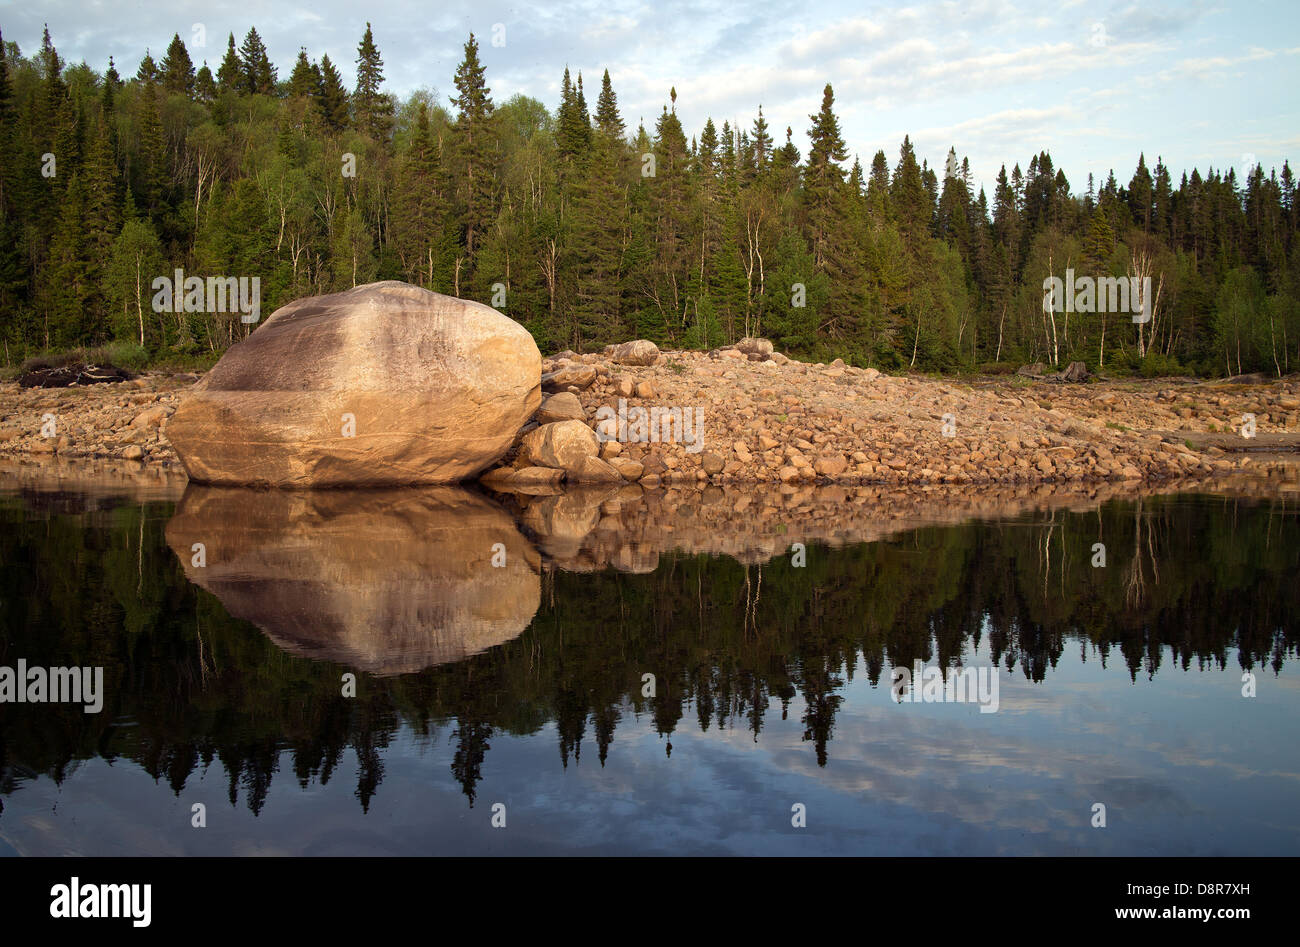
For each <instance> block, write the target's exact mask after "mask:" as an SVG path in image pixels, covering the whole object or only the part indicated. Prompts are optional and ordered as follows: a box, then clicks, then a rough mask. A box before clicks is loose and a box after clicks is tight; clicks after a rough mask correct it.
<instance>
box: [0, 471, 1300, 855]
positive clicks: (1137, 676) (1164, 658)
mask: <svg viewBox="0 0 1300 947" xmlns="http://www.w3.org/2000/svg"><path fill="white" fill-rule="evenodd" d="M1213 489H1214V488H1202V492H1192V493H1187V492H1184V493H1178V494H1171V495H1165V496H1153V495H1148V496H1141V497H1138V496H1134V495H1132V494H1124V493H1118V492H1114V491H1112V492H1109V493H1104V494H1098V495H1095V496H1072V497H1068V496H1059V495H1053V494H1051V493H1050V491H1047V490H1038V491H1036V492H1034V493H1032V494H1021V495H1016V496H992V495H988V494H953V495H948V494H940V493H921V494H917V493H913V494H909V495H893V494H889V493H887V492H882V491H871V490H866V491H845V490H820V491H818V490H802V491H791V490H787V491H785V492H783V493H778V492H763V493H752V492H750V493H745V492H743V491H736V492H725V493H724V492H722V491H718V490H711V491H707V492H706V493H703V494H699V493H696V492H694V491H691V492H689V493H683V494H673V493H670V494H668V495H667V496H666V497H660V498H653V497H649V496H647V497H642V496H640V495H639V492H638V491H636V490H625V491H623V492H622V493H618V494H615V493H602V494H582V495H576V494H571V495H564V496H558V497H519V498H513V499H509V498H507V499H502V498H494V497H490V496H489V495H486V494H482V493H478V492H474V491H467V490H451V489H444V490H407V491H381V492H365V493H359V492H332V493H318V494H288V493H275V492H271V493H252V492H244V491H231V490H213V489H203V488H197V487H189V488H188V489H186V490H184V491H183V490H182V488H181V487H178V486H174V485H173V486H167V485H162V486H158V487H151V488H142V487H139V486H129V485H128V486H121V485H119V486H114V487H111V488H110V487H105V488H97V487H94V486H93V485H92V486H87V485H86V484H84V483H80V482H76V483H72V484H68V483H64V484H62V485H59V484H41V483H37V482H33V481H31V480H30V479H29V480H24V481H19V480H15V479H13V478H9V479H5V478H4V477H3V476H0V666H8V667H15V666H16V664H17V662H18V660H19V659H24V660H25V661H26V662H27V665H28V666H29V667H30V666H100V667H102V668H103V669H104V671H103V674H104V706H103V710H102V712H100V713H98V714H88V713H85V712H84V710H83V708H82V707H81V705H79V704H68V703H64V704H16V703H4V704H0V803H2V804H3V809H2V810H0V851H3V852H4V853H6V854H14V853H19V854H36V855H44V854H64V853H85V854H227V853H231V854H277V853H286V854H322V855H325V854H331V855H332V854H388V853H394V854H397V853H401V854H422V853H486V854H493V853H518V854H532V853H615V854H642V853H646V854H674V855H676V854H694V853H698V854H722V853H731V854H962V855H985V854H1028V853H1043V854H1098V855H1101V854H1106V855H1109V854H1131V855H1149V854H1202V855H1211V854H1246V855H1250V854H1271V855H1272V854H1277V855H1296V854H1300V808H1298V807H1297V805H1296V802H1297V799H1298V798H1300V741H1297V739H1296V735H1297V729H1298V721H1300V686H1298V685H1300V675H1297V673H1296V661H1297V658H1298V657H1300V655H1297V641H1298V638H1297V632H1298V623H1300V618H1298V617H1297V616H1298V615H1300V607H1298V606H1300V530H1297V525H1300V524H1298V518H1297V517H1298V514H1297V510H1300V501H1298V500H1297V497H1296V495H1295V494H1294V492H1291V491H1285V490H1283V491H1278V490H1276V489H1268V488H1260V489H1258V490H1257V491H1254V492H1253V495H1252V491H1246V495H1240V494H1241V493H1242V491H1240V490H1234V491H1232V494H1233V495H1227V494H1225V493H1216V492H1213ZM1205 491H1210V492H1205ZM182 492H183V493H184V495H183V496H182ZM1099 542H1100V543H1104V544H1105V550H1106V565H1105V566H1104V567H1094V566H1093V565H1092V560H1093V558H1094V556H1095V553H1094V544H1096V543H1099ZM795 543H802V544H804V546H805V547H806V565H804V566H802V567H799V566H796V565H795V564H794V563H793V562H792V559H793V558H795V553H797V552H798V547H797V546H794V545H793V544H795ZM198 544H201V551H202V555H201V563H202V564H196V556H199V553H198V552H197V551H196V547H197V545H198ZM792 547H793V550H792ZM918 661H919V662H921V663H922V665H923V666H926V667H942V668H950V669H956V668H958V666H961V667H965V668H970V669H979V668H985V669H988V668H990V667H991V668H992V669H993V673H994V674H995V675H996V680H997V696H998V703H997V710H996V712H990V713H982V712H981V710H980V707H979V706H978V705H977V704H975V703H970V702H966V703H956V702H953V703H925V702H905V703H895V702H894V701H893V700H892V697H891V669H892V668H893V667H895V666H901V667H907V668H913V667H914V666H915V662H918ZM1247 671H1249V672H1251V673H1252V674H1253V679H1254V686H1255V696H1254V697H1245V696H1243V693H1242V692H1243V687H1244V686H1245V685H1244V684H1243V675H1244V674H1245V673H1246V672H1247ZM348 674H353V675H355V677H356V685H355V687H356V696H354V697H351V696H345V695H344V693H343V691H344V689H345V675H348ZM645 675H654V679H653V682H654V687H655V694H654V696H645V692H644V688H646V686H647V684H646V681H647V679H646V677H645ZM199 803H201V804H203V806H205V807H206V821H207V825H206V827H205V828H195V827H192V825H191V819H192V811H193V807H194V806H195V804H199ZM497 804H503V805H504V806H505V809H504V814H505V819H506V825H505V827H504V828H494V827H493V825H492V819H493V811H494V806H496V805H497ZM1097 804H1101V805H1104V806H1105V815H1106V825H1105V827H1104V828H1103V827H1094V826H1093V825H1092V822H1093V820H1094V807H1095V806H1096V805H1097ZM796 805H798V806H802V807H803V811H804V812H805V817H806V827H802V828H798V827H795V826H794V825H792V818H793V815H792V811H793V810H792V807H795V806H796Z"/></svg>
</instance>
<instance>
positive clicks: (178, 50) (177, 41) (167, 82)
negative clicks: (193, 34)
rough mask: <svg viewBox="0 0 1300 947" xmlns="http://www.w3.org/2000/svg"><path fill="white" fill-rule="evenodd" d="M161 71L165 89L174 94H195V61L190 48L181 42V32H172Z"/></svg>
mask: <svg viewBox="0 0 1300 947" xmlns="http://www.w3.org/2000/svg"><path fill="white" fill-rule="evenodd" d="M161 71H162V87H163V91H165V92H170V93H172V94H173V95H193V94H194V63H193V62H191V61H190V53H189V50H187V49H186V48H185V44H184V43H183V42H181V34H179V33H173V34H172V41H171V44H170V45H168V47H167V55H166V56H164V57H163V61H162V67H161Z"/></svg>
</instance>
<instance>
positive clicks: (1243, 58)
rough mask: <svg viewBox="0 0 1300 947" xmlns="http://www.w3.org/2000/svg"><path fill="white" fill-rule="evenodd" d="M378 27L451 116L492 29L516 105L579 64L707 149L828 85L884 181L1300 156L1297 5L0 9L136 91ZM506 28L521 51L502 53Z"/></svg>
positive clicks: (640, 114)
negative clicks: (167, 55)
mask: <svg viewBox="0 0 1300 947" xmlns="http://www.w3.org/2000/svg"><path fill="white" fill-rule="evenodd" d="M367 19H369V20H370V22H371V23H372V26H373V28H374V32H375V39H376V42H377V43H378V45H379V48H380V50H381V52H382V54H383V57H384V61H385V73H386V75H387V79H388V83H389V87H390V89H391V90H392V91H394V92H396V93H398V94H399V95H402V96H405V95H406V94H409V93H410V92H411V91H413V90H415V89H418V88H421V87H425V88H431V89H434V90H436V91H437V92H438V93H439V94H440V95H441V96H442V97H443V99H442V100H443V101H444V102H445V101H446V99H445V96H446V95H448V94H449V93H450V92H452V91H454V89H453V87H452V81H451V80H452V74H453V72H454V71H455V68H456V64H457V62H458V61H459V59H460V57H461V53H462V49H461V47H462V44H463V43H464V41H465V38H466V36H467V35H468V33H469V32H470V31H471V30H472V31H474V33H475V34H476V35H477V36H478V37H479V40H480V44H481V46H482V52H481V55H482V58H483V61H484V64H485V66H486V68H487V76H488V84H489V85H490V86H491V88H492V92H493V97H494V98H495V99H496V100H497V101H503V100H504V99H505V98H507V97H509V96H510V95H512V94H514V93H516V92H522V93H525V94H528V95H532V96H535V97H537V98H539V99H541V100H542V101H543V102H545V103H546V104H547V106H548V107H550V108H552V109H553V108H554V107H555V106H556V104H557V102H558V98H559V84H560V76H561V74H562V72H563V70H564V67H565V65H568V66H569V67H570V68H571V69H572V70H573V71H574V72H575V73H576V72H578V71H581V72H582V73H583V75H584V78H585V79H586V84H587V87H588V89H589V95H588V99H589V102H590V103H591V104H592V106H593V107H594V104H595V93H596V91H597V90H598V89H599V80H600V74H601V72H602V71H603V69H605V68H606V67H608V68H609V70H610V75H611V78H612V80H613V82H614V88H615V91H616V92H617V93H618V95H619V101H620V105H621V106H622V109H623V113H624V119H625V121H626V122H627V123H628V126H629V129H630V130H631V129H635V127H636V125H637V122H638V121H639V120H641V119H642V118H644V120H645V123H646V127H647V128H652V126H653V123H654V120H655V118H656V116H657V115H658V114H659V112H660V110H661V109H662V108H663V106H664V105H665V104H666V103H667V101H668V90H669V88H670V87H671V86H676V88H677V93H678V101H677V111H678V114H679V115H680V116H681V118H682V122H683V124H684V125H685V127H686V130H687V134H688V135H698V133H699V131H700V129H701V128H702V127H703V124H704V120H705V118H706V117H708V116H712V117H713V119H714V121H715V122H716V123H717V125H718V126H719V127H721V125H722V122H723V120H730V121H732V122H733V123H735V122H737V121H739V122H740V123H741V124H742V125H743V126H744V127H749V125H750V124H751V123H752V121H753V119H754V115H755V113H756V112H757V109H758V105H759V104H760V103H762V105H763V111H764V114H765V115H766V116H767V117H768V121H769V124H770V125H771V126H772V128H773V130H774V132H775V133H776V134H777V137H778V142H779V141H780V140H783V138H784V129H785V127H786V126H787V125H789V126H791V127H792V128H793V129H794V141H795V144H796V145H797V146H798V147H799V148H800V151H801V152H803V151H806V150H807V136H806V131H807V128H808V125H809V115H810V113H812V112H814V111H816V109H817V108H818V106H819V105H820V102H821V94H822V87H823V86H824V85H825V83H826V82H828V81H829V82H831V83H832V84H833V85H834V88H835V96H836V111H837V113H838V114H839V117H840V121H841V126H842V128H843V131H844V136H845V139H846V141H847V143H848V146H849V150H850V161H852V154H854V153H856V154H858V155H860V156H861V158H862V162H863V165H864V166H865V165H867V164H869V162H870V160H871V156H872V155H873V154H874V153H875V151H876V150H877V149H884V151H885V153H886V155H887V156H888V157H889V160H890V164H891V166H892V165H893V163H894V162H895V161H896V160H897V155H898V146H899V143H900V142H901V140H902V137H903V134H904V133H907V134H910V135H911V136H912V139H913V141H914V143H915V144H916V147H917V152H918V154H919V155H920V156H921V157H923V158H927V159H928V160H929V161H930V163H931V164H932V165H935V166H936V167H938V168H940V169H941V168H942V165H943V159H944V156H945V155H946V153H947V150H948V147H949V145H952V146H954V147H956V149H957V152H958V154H959V155H964V156H968V157H969V158H970V162H971V166H972V169H973V171H974V174H975V178H976V181H977V183H979V184H983V185H984V186H985V187H986V188H988V189H989V190H990V191H991V185H992V181H993V178H994V176H995V175H996V173H997V169H998V166H999V165H1000V164H1001V163H1002V162H1004V161H1005V162H1006V163H1007V165H1008V167H1010V166H1011V165H1012V164H1013V163H1015V162H1017V161H1018V162H1020V164H1021V166H1022V167H1024V166H1025V165H1027V164H1028V161H1029V158H1030V156H1031V155H1033V154H1036V153H1037V152H1038V151H1040V150H1042V149H1047V150H1048V151H1050V152H1051V154H1052V157H1053V160H1054V161H1055V163H1056V164H1057V166H1058V167H1063V168H1064V170H1065V172H1066V175H1067V176H1068V177H1069V179H1070V184H1071V187H1072V188H1073V189H1074V190H1075V191H1077V192H1082V191H1083V190H1085V189H1086V187H1087V175H1088V173H1089V172H1090V171H1091V172H1093V173H1094V174H1096V175H1097V176H1098V178H1099V179H1100V178H1103V177H1104V176H1105V174H1106V172H1107V170H1108V169H1110V168H1112V167H1113V168H1114V169H1115V172H1116V176H1117V177H1118V178H1119V179H1120V181H1121V183H1126V182H1127V181H1128V179H1129V177H1130V176H1131V175H1132V172H1133V168H1134V166H1135V165H1136V162H1137V156H1138V153H1139V152H1145V153H1146V155H1147V159H1148V162H1149V163H1151V164H1154V160H1155V156H1156V155H1161V156H1163V158H1164V160H1165V163H1166V164H1167V165H1168V166H1169V167H1170V169H1171V171H1172V172H1173V174H1174V176H1175V180H1177V176H1178V175H1179V174H1180V173H1181V172H1182V171H1183V170H1190V169H1191V168H1192V167H1193V166H1195V167H1199V168H1201V169H1202V170H1204V169H1205V168H1206V167H1208V166H1210V165H1213V166H1214V167H1217V168H1226V167H1229V166H1231V167H1236V168H1238V169H1240V168H1242V167H1244V166H1245V165H1247V164H1249V163H1250V162H1251V157H1250V156H1253V159H1254V160H1256V161H1259V162H1260V163H1262V164H1263V165H1264V168H1265V169H1266V170H1268V169H1270V168H1272V167H1277V168H1280V167H1281V164H1282V161H1283V160H1284V159H1291V160H1292V161H1293V162H1294V161H1295V160H1296V159H1297V156H1300V148H1297V147H1296V146H1297V144H1298V143H1300V104H1298V103H1300V96H1297V94H1296V84H1297V79H1298V78H1300V29H1297V27H1298V25H1300V4H1296V3H1295V2H1294V0H1291V2H1265V3H1241V4H1234V5H1232V6H1229V5H1227V4H1225V3H1216V2H1208V0H1188V2H1184V3H1166V2H1143V3H1130V2H1115V3H1107V2H1104V0H1103V2H1095V0H1063V2H1062V0H1056V2H1043V3H1039V2H1028V0H1020V2H1002V0H970V2H950V0H938V2H931V0H919V2H915V3H910V4H890V3H865V4H864V3H852V2H845V0H833V2H827V0H809V2H807V3H804V4H798V5H792V4H790V3H789V2H786V0H781V2H777V0H746V2H743V3H718V2H714V3H698V2H688V0H655V2H647V0H563V2H558V3H551V2H543V3H541V4H538V5H533V4H522V3H517V2H498V0H481V2H476V3H472V4H429V3H410V2H393V3H383V4H375V5H373V6H367V5H358V4H354V3H342V2H339V0H316V2H314V3H311V4H306V3H301V4H294V3H276V4H263V3H257V2H240V3H230V2H225V0H216V2H205V3H186V2H166V3H162V2H155V0H138V2H134V3H132V2H129V0H126V2H122V0H44V2H42V3H40V4H30V3H15V2H13V0H0V29H3V32H4V38H5V39H6V40H9V41H14V42H17V43H18V44H19V45H20V46H21V47H22V50H23V52H24V53H26V54H30V53H32V52H33V51H35V49H36V48H37V47H38V45H39V42H40V31H41V26H42V23H44V22H48V23H49V26H50V30H51V33H52V35H53V38H54V42H55V45H56V46H57V47H58V48H59V51H60V53H62V54H63V56H64V58H65V59H67V60H68V61H69V62H77V61H80V60H83V59H84V60H85V61H86V62H87V63H89V64H90V65H91V66H93V67H95V68H96V69H102V68H103V67H104V66H105V65H106V64H107V61H108V57H109V55H110V54H112V55H113V56H114V57H115V60H116V62H117V64H118V69H119V71H120V72H122V73H124V74H129V73H133V72H134V71H135V69H136V67H137V65H138V64H139V61H140V59H141V57H142V56H143V54H144V50H145V47H149V48H150V49H151V50H152V51H153V53H154V55H155V57H156V58H161V55H162V53H163V52H164V50H165V48H166V45H167V42H168V41H169V40H170V38H171V35H172V33H174V32H178V33H180V35H181V38H182V39H184V40H185V41H186V43H187V45H189V46H190V52H191V56H192V57H193V58H194V59H195V62H196V64H197V63H199V62H202V61H203V60H204V59H206V60H207V61H208V62H209V64H210V65H211V66H212V67H213V69H214V70H215V68H216V65H217V63H218V62H219V61H220V59H221V56H222V55H223V53H224V49H225V39H226V34H227V33H229V32H234V34H235V38H236V41H239V40H241V39H242V38H243V35H244V33H245V32H247V30H248V27H249V26H256V27H257V28H258V31H259V32H260V33H261V34H262V37H263V39H264V40H265V41H266V43H267V46H268V48H269V50H270V53H271V56H272V59H273V60H274V61H275V63H276V65H277V66H278V67H279V69H280V72H281V75H282V76H287V75H288V72H289V70H290V68H291V66H292V63H293V60H294V58H295V57H296V55H297V52H298V48H299V47H300V46H306V47H307V50H308V54H309V55H311V56H312V58H314V59H315V58H319V56H320V55H321V54H322V53H326V52H327V53H329V55H330V58H331V59H332V60H334V61H335V62H336V63H337V64H339V66H340V68H341V70H342V72H343V74H344V78H345V80H346V81H347V82H348V83H349V84H351V82H352V80H353V78H354V68H355V60H356V45H357V41H358V40H359V38H360V36H361V34H362V32H364V30H365V23H366V20H367ZM195 24H202V26H203V29H204V32H205V34H206V45H205V46H203V47H202V48H199V47H198V46H197V44H196V43H195V42H194V37H195ZM498 24H499V25H500V26H498ZM501 26H503V27H504V31H502V30H501V28H500V27H501ZM494 27H497V30H496V35H497V36H498V38H501V37H502V33H503V34H504V35H503V38H504V44H503V45H498V46H494V45H492V38H493V35H494ZM1239 173H1240V171H1239Z"/></svg>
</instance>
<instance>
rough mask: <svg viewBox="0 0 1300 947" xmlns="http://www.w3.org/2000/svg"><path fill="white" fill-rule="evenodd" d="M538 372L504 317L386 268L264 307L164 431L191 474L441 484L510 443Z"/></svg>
mask: <svg viewBox="0 0 1300 947" xmlns="http://www.w3.org/2000/svg"><path fill="white" fill-rule="evenodd" d="M540 379H541V353H539V352H538V351H537V346H536V344H535V343H534V342H533V339H532V336H531V335H529V334H528V332H527V330H525V329H524V328H523V327H522V326H520V325H519V324H518V323H517V322H515V321H514V320H512V319H509V318H507V317H506V316H503V315H502V314H501V313H499V312H497V311H496V310H495V309H491V308H489V307H487V306H484V305H481V304H479V303H475V302H469V301H468V300H463V299H455V298H452V297H450V296H443V295H440V294H438V293H432V292H429V291H428V290H425V289H420V288H419V287H417V286H411V285H410V284H407V283H400V282H396V281H392V280H390V281H387V282H382V283H371V284H369V285H367V286H358V287H357V288H355V289H351V290H347V291H346V292H342V293H334V294H333V295H329V296H313V297H310V298H307V299H299V300H297V301H296V302H292V303H289V305H287V306H283V307H282V308H280V309H277V310H276V311H275V313H274V314H272V316H271V318H270V319H268V320H267V321H266V323H265V324H264V325H262V326H260V327H259V328H258V329H257V331H255V332H254V333H253V334H252V335H250V336H249V337H248V338H247V339H246V340H244V341H243V342H240V343H239V344H238V345H235V346H233V347H232V348H231V349H230V350H229V351H228V352H226V354H225V355H224V356H223V357H222V359H221V361H219V362H218V363H217V364H216V367H214V368H213V369H212V370H211V371H210V372H208V373H207V375H206V376H205V377H204V378H203V380H202V381H200V382H199V383H198V384H197V385H195V386H194V387H193V388H192V389H190V393H189V394H188V395H187V397H186V398H185V399H183V400H182V402H181V404H180V407H179V408H178V409H177V410H176V413H175V414H174V415H173V416H172V418H171V420H170V421H169V422H168V425H167V437H168V440H170V441H171V443H172V446H173V447H175V448H176V452H177V454H179V455H180V459H181V463H182V464H184V466H185V471H186V473H188V474H189V476H190V479H191V480H194V481H197V482H200V483H213V484H252V485H260V486H278V487H317V486H342V485H363V484H364V485H378V484H407V483H448V482H452V481H457V480H463V479H466V478H469V477H473V476H474V475H476V474H478V473H479V472H480V471H482V470H484V469H486V468H487V467H489V466H491V465H492V464H493V463H495V462H496V461H497V460H499V459H500V458H501V457H502V455H504V454H505V453H506V451H507V450H509V449H510V447H511V445H512V444H513V442H514V439H515V435H516V434H517V433H518V431H519V428H520V427H521V426H522V425H523V424H524V422H526V421H527V420H528V419H529V418H530V417H531V416H532V414H533V412H535V411H536V410H537V407H538V405H539V404H540V403H541V391H540Z"/></svg>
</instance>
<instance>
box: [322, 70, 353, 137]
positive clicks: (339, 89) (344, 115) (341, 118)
mask: <svg viewBox="0 0 1300 947" xmlns="http://www.w3.org/2000/svg"><path fill="white" fill-rule="evenodd" d="M320 77H321V82H320V98H319V101H320V114H321V118H322V120H323V121H324V122H325V127H326V128H328V129H330V130H331V131H335V132H340V131H342V130H343V129H345V128H347V125H348V93H347V90H346V89H344V88H343V80H342V78H340V76H339V71H338V69H336V68H335V67H334V63H332V62H330V57H329V54H328V53H326V54H325V55H323V56H321V59H320Z"/></svg>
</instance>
